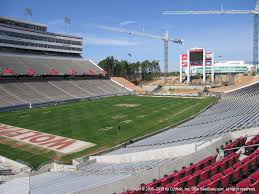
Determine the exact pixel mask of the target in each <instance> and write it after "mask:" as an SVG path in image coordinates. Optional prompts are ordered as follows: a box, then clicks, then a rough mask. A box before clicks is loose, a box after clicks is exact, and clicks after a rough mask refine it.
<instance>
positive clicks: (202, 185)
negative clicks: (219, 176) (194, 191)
mask: <svg viewBox="0 0 259 194" xmlns="http://www.w3.org/2000/svg"><path fill="white" fill-rule="evenodd" d="M210 183H211V180H210V179H206V180H204V181H202V182H201V183H199V184H198V188H205V187H207V185H208V184H210Z"/></svg>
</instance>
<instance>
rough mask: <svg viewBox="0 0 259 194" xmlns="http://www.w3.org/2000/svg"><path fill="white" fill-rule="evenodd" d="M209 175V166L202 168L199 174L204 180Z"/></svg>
mask: <svg viewBox="0 0 259 194" xmlns="http://www.w3.org/2000/svg"><path fill="white" fill-rule="evenodd" d="M210 176H211V166H207V167H205V168H204V171H203V172H202V173H201V174H200V177H201V179H202V180H206V179H208V178H209V177H210Z"/></svg>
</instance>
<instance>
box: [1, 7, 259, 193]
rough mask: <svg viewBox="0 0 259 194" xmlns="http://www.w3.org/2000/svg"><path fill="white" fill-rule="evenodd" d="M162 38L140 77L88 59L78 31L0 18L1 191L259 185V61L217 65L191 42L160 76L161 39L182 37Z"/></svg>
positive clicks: (241, 189) (204, 189) (212, 189)
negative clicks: (158, 54)
mask: <svg viewBox="0 0 259 194" xmlns="http://www.w3.org/2000/svg"><path fill="white" fill-rule="evenodd" d="M27 14H28V17H29V16H31V10H30V9H27ZM256 16H257V15H256ZM65 22H66V24H67V25H68V24H69V23H70V19H69V18H67V17H66V18H65ZM102 28H105V29H106V30H107V29H108V30H113V31H117V32H118V31H120V32H123V33H124V32H126V33H129V32H128V31H125V30H121V29H118V28H111V27H107V26H106V27H102ZM130 33H131V34H135V35H140V36H150V35H148V34H145V33H144V32H135V31H134V32H130ZM152 37H153V38H157V37H155V36H152ZM160 38H161V37H159V39H160ZM162 40H163V41H164V43H165V47H164V54H165V55H164V59H165V62H164V65H165V67H164V72H163V73H161V72H160V69H159V74H158V73H157V71H158V70H157V69H158V68H157V66H158V65H159V64H157V63H156V62H150V63H149V62H148V61H144V62H143V63H145V65H146V67H147V68H150V67H149V66H148V64H150V65H152V68H153V70H154V71H153V72H152V71H151V70H150V71H149V72H146V74H145V76H146V77H148V76H151V75H152V74H154V76H153V77H152V78H150V77H148V79H149V80H144V79H143V77H144V76H143V75H144V70H143V69H141V68H142V66H141V68H139V67H138V68H136V69H137V70H136V72H137V73H136V75H135V74H134V76H132V75H131V74H130V73H127V72H126V73H125V72H124V71H122V72H123V74H121V76H120V75H119V74H118V72H119V70H117V73H116V72H115V70H114V69H115V68H114V67H111V66H109V65H107V64H108V63H109V62H110V61H109V60H111V59H110V58H109V59H107V60H104V61H102V62H100V63H99V64H96V63H95V62H93V61H92V60H89V59H85V58H84V57H83V48H84V47H83V44H84V37H82V36H80V35H71V34H68V33H56V32H49V30H48V25H46V24H41V23H35V22H31V21H29V20H21V19H15V18H11V17H4V16H1V17H0V193H1V194H25V193H31V194H34V193H35V194H45V193H51V194H52V193H82V194H83V193H86V194H88V193H89V194H92V193H110V194H115V193H116V194H172V193H173V194H202V193H213V194H216V193H217V194H218V193H222V194H228V193H229V194H234V193H235V194H236V193H238V194H245V193H249V194H250V193H252V194H256V193H258V192H259V149H258V145H259V111H258V110H259V98H258V96H259V76H258V75H257V72H256V70H257V69H256V68H257V67H256V66H254V65H251V64H249V68H248V65H247V64H244V62H242V61H232V62H231V64H232V66H231V65H230V66H231V68H233V69H231V71H230V70H227V71H226V72H223V73H221V72H222V71H224V68H225V67H226V68H225V69H227V68H228V67H229V64H228V62H226V63H225V62H224V64H223V65H220V63H217V65H218V66H217V65H215V64H216V63H215V62H214V53H213V52H211V51H206V50H205V48H192V49H189V50H188V51H187V52H186V53H183V54H180V66H179V67H180V72H177V73H175V74H174V75H169V72H168V42H170V41H172V42H173V43H177V44H179V43H180V44H182V43H183V42H182V40H179V39H174V40H172V39H170V38H169V37H168V33H166V34H165V36H164V37H162ZM166 45H167V46H166ZM257 49H258V48H257ZM129 54H130V53H129ZM129 56H130V57H131V54H130V55H129ZM257 57H258V56H257ZM122 62H123V63H125V61H122ZM105 63H107V64H105ZM234 63H238V64H237V65H236V64H234ZM102 64H104V66H102ZM118 64H119V62H118V61H117V65H118ZM257 64H258V63H257ZM133 65H136V64H134V63H133ZM214 65H215V74H214ZM221 66H224V68H222V67H221ZM239 66H242V67H243V68H242V71H239V70H238V67H239ZM252 66H253V67H252ZM198 68H200V69H199V71H198V70H197V69H198ZM217 68H218V69H217ZM118 69H119V68H118ZM139 69H141V70H139ZM222 69H223V70H222ZM183 70H184V71H183ZM228 71H229V72H231V73H229V72H228ZM114 72H115V73H114ZM125 74H126V75H125ZM244 74H249V75H244ZM141 76H142V78H141ZM132 77H134V78H135V79H134V80H133V79H132ZM126 78H127V79H126ZM140 79H142V80H141V81H139V80H140ZM133 82H134V83H133Z"/></svg>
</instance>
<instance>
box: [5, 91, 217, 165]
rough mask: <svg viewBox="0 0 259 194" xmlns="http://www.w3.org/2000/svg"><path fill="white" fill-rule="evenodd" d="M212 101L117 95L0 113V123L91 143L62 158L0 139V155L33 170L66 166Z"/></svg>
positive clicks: (186, 115)
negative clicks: (48, 165)
mask: <svg viewBox="0 0 259 194" xmlns="http://www.w3.org/2000/svg"><path fill="white" fill-rule="evenodd" d="M215 101H216V99H215V98H210V97H208V98H172V97H141V96H120V97H110V98H104V99H100V100H94V101H86V102H76V103H71V104H63V105H57V106H52V107H47V108H37V109H30V110H21V111H15V112H7V113H0V123H3V124H8V125H12V126H17V127H21V128H26V129H31V130H36V131H41V132H44V133H48V134H53V135H58V136H62V137H68V138H73V139H77V140H81V141H86V142H91V143H93V144H95V145H94V146H93V147H91V148H88V149H84V150H82V151H80V152H77V153H73V154H67V155H62V154H60V153H56V152H54V151H50V150H47V149H39V148H38V147H36V146H33V145H30V144H21V143H17V142H16V141H10V140H7V139H6V138H5V137H2V136H1V135H0V155H3V156H6V157H9V158H11V159H14V160H17V159H19V160H22V161H26V162H29V163H30V164H32V166H34V167H37V166H39V165H40V164H41V163H43V162H46V161H49V160H53V159H57V160H63V161H64V162H66V163H69V162H71V159H73V158H75V157H80V156H84V155H87V154H91V153H95V152H97V151H101V150H104V149H107V148H110V147H112V146H115V145H116V144H119V143H123V142H126V141H129V140H132V139H134V138H137V137H140V136H143V135H146V134H149V133H151V132H154V131H157V130H159V129H162V128H164V127H167V126H169V125H172V124H175V123H177V122H179V121H182V120H184V119H187V118H189V117H190V116H192V115H193V114H196V113H198V112H199V111H201V110H202V109H203V108H204V107H206V106H208V105H209V104H211V103H213V102H215Z"/></svg>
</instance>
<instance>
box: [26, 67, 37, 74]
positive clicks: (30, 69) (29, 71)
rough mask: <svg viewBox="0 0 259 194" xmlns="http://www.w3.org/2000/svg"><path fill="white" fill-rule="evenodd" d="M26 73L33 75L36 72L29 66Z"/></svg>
mask: <svg viewBox="0 0 259 194" xmlns="http://www.w3.org/2000/svg"><path fill="white" fill-rule="evenodd" d="M28 74H29V75H35V74H36V71H35V70H34V69H32V68H29V69H28Z"/></svg>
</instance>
